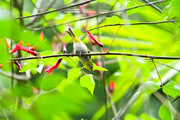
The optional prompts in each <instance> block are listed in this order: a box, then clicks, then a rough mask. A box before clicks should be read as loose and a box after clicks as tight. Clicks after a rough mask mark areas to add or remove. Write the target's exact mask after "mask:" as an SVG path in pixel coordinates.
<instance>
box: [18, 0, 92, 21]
mask: <svg viewBox="0 0 180 120" xmlns="http://www.w3.org/2000/svg"><path fill="white" fill-rule="evenodd" d="M93 1H94V0H89V1H86V2H81V3H77V4H73V5H69V6H66V7H63V8H58V9H55V10H51V11H46V12H42V13H38V14H35V15H30V16H24V17H18V18H15V19H24V18H30V17H35V16H41V15H45V14H48V13H52V12H56V11H61V10H64V9H68V8H71V7H75V6H79V5H83V4H86V3H90V2H93Z"/></svg>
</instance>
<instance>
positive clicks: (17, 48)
mask: <svg viewBox="0 0 180 120" xmlns="http://www.w3.org/2000/svg"><path fill="white" fill-rule="evenodd" d="M22 44H23V42H22V41H20V42H19V43H18V44H17V45H16V46H15V47H14V48H13V49H12V50H11V51H9V52H10V53H15V52H16V51H18V50H19V49H20V47H21V45H22Z"/></svg>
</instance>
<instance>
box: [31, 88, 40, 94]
mask: <svg viewBox="0 0 180 120" xmlns="http://www.w3.org/2000/svg"><path fill="white" fill-rule="evenodd" d="M32 89H33V93H35V94H37V93H38V92H39V90H38V89H37V88H36V87H33V86H32Z"/></svg>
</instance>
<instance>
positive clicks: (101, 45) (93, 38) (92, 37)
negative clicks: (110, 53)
mask: <svg viewBox="0 0 180 120" xmlns="http://www.w3.org/2000/svg"><path fill="white" fill-rule="evenodd" d="M87 33H88V35H89V37H90V38H91V39H92V40H94V42H95V43H96V44H98V45H99V47H104V46H103V44H102V43H100V42H98V41H97V40H96V39H95V37H94V36H93V35H92V34H91V33H90V32H89V31H88V30H87Z"/></svg>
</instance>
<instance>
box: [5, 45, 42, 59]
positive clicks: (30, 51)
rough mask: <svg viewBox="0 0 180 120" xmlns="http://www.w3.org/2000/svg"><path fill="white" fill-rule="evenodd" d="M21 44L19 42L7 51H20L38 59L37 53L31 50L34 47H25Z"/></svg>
mask: <svg viewBox="0 0 180 120" xmlns="http://www.w3.org/2000/svg"><path fill="white" fill-rule="evenodd" d="M22 44H23V42H22V41H20V42H19V43H18V44H16V46H15V47H14V48H13V49H12V50H10V51H9V53H15V52H16V51H18V50H22V51H25V52H27V53H30V54H31V55H34V56H38V57H39V55H38V53H37V52H36V51H33V49H35V47H25V46H22Z"/></svg>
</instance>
